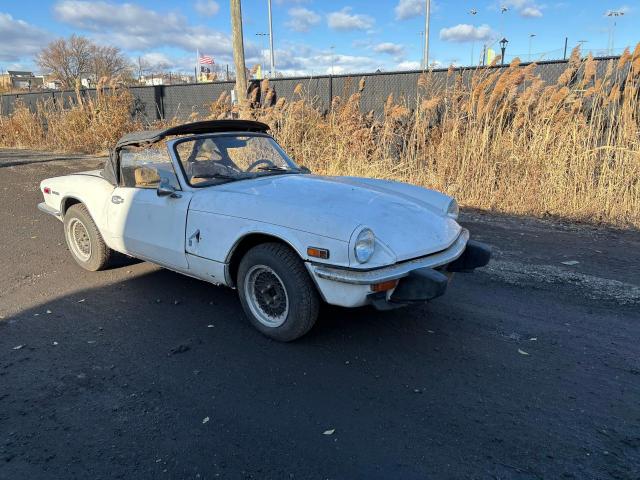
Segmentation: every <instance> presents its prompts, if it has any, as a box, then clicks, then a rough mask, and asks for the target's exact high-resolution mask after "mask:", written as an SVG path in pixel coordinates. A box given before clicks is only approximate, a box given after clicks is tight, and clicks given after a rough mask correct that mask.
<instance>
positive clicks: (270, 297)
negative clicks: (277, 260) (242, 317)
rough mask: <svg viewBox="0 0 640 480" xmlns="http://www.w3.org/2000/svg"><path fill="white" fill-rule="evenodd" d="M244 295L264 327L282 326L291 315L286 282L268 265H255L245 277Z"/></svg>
mask: <svg viewBox="0 0 640 480" xmlns="http://www.w3.org/2000/svg"><path fill="white" fill-rule="evenodd" d="M244 293H245V297H246V299H247V303H248V305H249V308H250V309H251V312H252V313H253V315H254V317H256V318H257V319H258V321H259V322H260V323H262V324H263V325H265V326H267V327H270V328H274V327H279V326H280V325H282V324H283V323H284V322H285V321H286V319H287V315H288V314H289V297H288V296H287V290H286V289H285V288H284V282H283V281H282V279H281V278H280V277H279V276H278V274H277V273H276V272H274V271H273V269H272V268H271V267H267V266H266V265H254V266H253V267H251V268H250V269H249V271H248V272H247V274H246V276H245V277H244Z"/></svg>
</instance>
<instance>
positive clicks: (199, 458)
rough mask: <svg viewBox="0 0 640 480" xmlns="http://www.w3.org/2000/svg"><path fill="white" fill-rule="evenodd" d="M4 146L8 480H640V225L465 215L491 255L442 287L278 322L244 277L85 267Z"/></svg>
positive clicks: (1, 302)
mask: <svg viewBox="0 0 640 480" xmlns="http://www.w3.org/2000/svg"><path fill="white" fill-rule="evenodd" d="M100 163H102V159H95V158H91V157H83V156H74V157H70V156H67V155H49V154H44V153H36V152H26V151H9V150H0V202H1V205H0V222H1V223H0V225H1V226H2V227H1V228H0V479H22V478H24V479H26V478H28V479H49V478H56V479H57V478H60V479H75V478H78V479H87V478H92V479H107V478H109V479H110V478H135V479H147V478H153V479H157V478H160V479H162V478H167V479H179V478H191V479H210V478H229V479H284V478H287V479H387V478H392V479H448V478H452V479H458V478H461V479H466V478H478V479H543V478H544V479H547V478H549V479H558V478H564V479H606V478H615V479H639V478H640V233H638V232H633V231H621V230H611V229H607V228H596V227H591V226H585V225H572V224H568V223H565V222H561V221H558V220H553V219H547V220H534V219H528V218H519V217H510V216H498V215H489V214H485V213H481V212H471V211H465V212H463V215H462V223H463V224H464V226H466V227H467V228H469V230H470V231H471V234H472V237H473V238H476V239H479V240H482V241H485V242H487V243H489V244H490V245H492V247H493V249H494V254H495V259H494V261H493V262H492V264H491V265H490V266H489V267H488V268H485V269H483V270H481V271H477V272H476V273H474V274H458V275H457V276H456V277H455V279H454V281H453V283H452V285H451V287H450V289H449V291H448V292H447V294H446V295H445V296H444V297H442V298H439V299H437V300H435V301H433V302H431V303H430V304H427V305H424V306H418V307H412V308H406V309H402V310H397V311H391V312H377V311H375V310H373V309H370V308H364V309H358V310H346V309H339V308H332V307H326V308H323V310H322V312H321V317H320V320H319V322H318V324H317V325H316V327H315V328H314V329H313V330H312V331H311V332H310V333H309V334H308V335H307V336H305V337H303V338H302V339H300V340H299V341H297V342H294V343H289V344H282V343H277V342H275V341H272V340H269V339H268V338H266V337H263V336H261V335H260V334H259V333H258V332H257V331H256V330H255V329H254V328H252V327H251V325H250V324H249V322H248V321H247V320H246V319H245V318H244V317H243V313H242V310H241V307H240V304H239V302H238V299H237V296H236V292H235V291H233V290H231V289H227V288H220V287H214V286H211V285H209V284H206V283H204V282H200V281H197V280H194V279H192V278H188V277H185V276H182V275H179V274H176V273H173V272H170V271H167V270H164V269H162V268H159V267H157V266H154V265H152V264H149V263H144V262H135V261H129V260H127V259H121V261H120V263H119V264H118V265H117V266H116V267H115V268H112V269H110V270H107V271H104V272H97V273H90V272H86V271H83V270H81V269H80V268H79V267H77V266H76V264H75V263H74V261H73V260H72V258H71V256H70V254H69V252H68V251H67V248H66V246H65V243H64V239H63V233H62V224H61V223H60V222H58V221H57V220H55V219H54V218H52V217H49V216H46V215H44V214H42V213H40V212H39V211H38V210H37V209H36V205H37V203H38V202H39V201H41V200H40V197H41V195H40V192H39V190H38V184H39V182H40V180H42V179H43V178H46V177H50V176H55V175H61V174H65V173H69V172H73V171H80V170H86V169H89V168H95V167H96V166H97V165H99V164H100Z"/></svg>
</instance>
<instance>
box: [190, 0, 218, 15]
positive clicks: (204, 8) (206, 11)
mask: <svg viewBox="0 0 640 480" xmlns="http://www.w3.org/2000/svg"><path fill="white" fill-rule="evenodd" d="M193 8H195V10H196V12H198V13H199V14H200V15H204V16H205V17H213V16H214V15H215V14H216V13H218V11H219V10H220V5H218V2H215V1H214V0H198V1H197V2H196V3H195V5H194V6H193Z"/></svg>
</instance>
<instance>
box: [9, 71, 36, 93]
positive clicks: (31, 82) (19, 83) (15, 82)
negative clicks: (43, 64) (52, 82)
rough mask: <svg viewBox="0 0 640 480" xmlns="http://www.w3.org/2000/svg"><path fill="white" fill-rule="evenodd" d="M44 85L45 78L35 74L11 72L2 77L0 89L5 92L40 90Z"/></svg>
mask: <svg viewBox="0 0 640 480" xmlns="http://www.w3.org/2000/svg"><path fill="white" fill-rule="evenodd" d="M43 85H44V78H43V77H40V76H38V77H37V76H35V75H34V74H33V72H19V71H16V70H9V71H7V73H4V74H2V75H0V88H2V89H3V90H40V89H42V87H43Z"/></svg>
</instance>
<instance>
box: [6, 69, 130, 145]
mask: <svg viewBox="0 0 640 480" xmlns="http://www.w3.org/2000/svg"><path fill="white" fill-rule="evenodd" d="M107 87H108V88H107ZM69 101H70V102H71V105H67V106H66V108H65V105H62V104H60V103H55V102H54V101H53V100H51V99H49V100H46V101H44V102H40V103H39V104H38V106H37V108H36V111H35V112H32V111H30V109H29V108H28V107H27V106H26V105H25V104H23V103H20V102H18V104H17V106H16V108H15V110H14V112H13V113H12V114H11V115H9V116H0V146H4V147H14V148H32V149H44V150H54V151H61V152H80V153H96V152H100V151H104V150H107V149H108V148H110V147H112V146H113V145H114V143H115V142H116V141H117V140H118V139H119V138H120V137H121V136H122V134H123V133H125V132H128V131H131V130H135V129H139V128H142V126H141V125H140V123H139V122H136V121H134V120H133V119H132V116H131V106H132V103H133V97H132V96H131V94H130V93H129V91H128V90H126V89H121V88H118V87H117V85H115V84H112V85H109V86H107V85H105V82H104V81H101V82H99V83H98V86H97V88H96V95H95V98H83V96H82V95H81V94H80V92H79V91H76V94H75V97H74V98H72V99H70V100H69Z"/></svg>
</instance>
